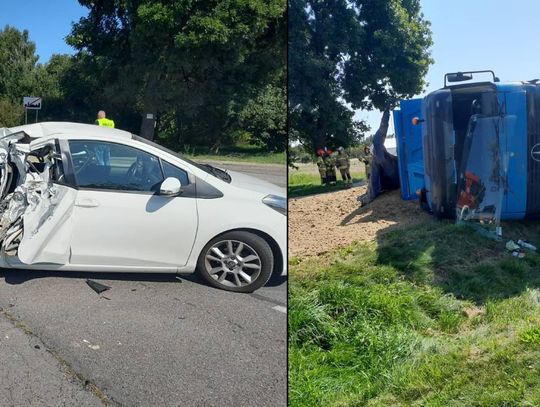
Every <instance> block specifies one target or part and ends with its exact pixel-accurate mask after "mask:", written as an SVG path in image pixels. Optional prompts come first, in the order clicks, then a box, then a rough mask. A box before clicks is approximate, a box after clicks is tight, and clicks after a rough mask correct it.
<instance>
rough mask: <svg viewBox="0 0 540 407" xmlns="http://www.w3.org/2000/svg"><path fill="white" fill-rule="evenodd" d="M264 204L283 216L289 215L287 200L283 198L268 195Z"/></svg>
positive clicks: (264, 199)
mask: <svg viewBox="0 0 540 407" xmlns="http://www.w3.org/2000/svg"><path fill="white" fill-rule="evenodd" d="M262 201H263V203H264V204H265V205H268V206H269V207H270V208H272V209H275V210H276V211H278V212H279V213H281V214H282V215H285V216H286V215H287V199H286V198H284V197H282V196H276V195H266V196H265V197H264V198H263V200H262Z"/></svg>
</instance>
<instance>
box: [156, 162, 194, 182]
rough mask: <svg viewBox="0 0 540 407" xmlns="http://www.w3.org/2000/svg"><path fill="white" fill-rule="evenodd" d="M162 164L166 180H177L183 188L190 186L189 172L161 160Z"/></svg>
mask: <svg viewBox="0 0 540 407" xmlns="http://www.w3.org/2000/svg"><path fill="white" fill-rule="evenodd" d="M161 163H162V165H163V175H164V176H165V178H168V177H174V178H177V179H178V180H179V181H180V184H182V186H184V185H188V184H189V178H188V174H187V172H185V171H184V170H182V169H180V168H178V167H176V166H174V165H172V164H169V163H168V162H167V161H163V160H161Z"/></svg>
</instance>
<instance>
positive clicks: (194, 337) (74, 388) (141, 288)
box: [0, 165, 287, 406]
mask: <svg viewBox="0 0 540 407" xmlns="http://www.w3.org/2000/svg"><path fill="white" fill-rule="evenodd" d="M222 166H223V167H225V165H222ZM229 168H230V169H235V170H242V169H244V170H245V171H246V172H250V173H252V174H254V175H255V176H259V177H260V176H261V175H263V177H264V178H266V179H267V180H269V181H273V182H276V180H277V178H278V177H280V176H281V178H282V182H281V183H282V185H284V184H285V183H286V175H285V169H284V168H283V169H281V171H282V174H281V175H280V173H279V171H276V170H275V169H272V170H268V169H264V168H261V167H259V166H256V168H253V166H251V165H249V166H246V167H245V168H243V167H240V168H238V167H237V166H236V165H235V168H231V166H229ZM272 177H275V178H272ZM276 183H277V182H276ZM87 278H90V279H93V280H96V281H98V282H100V283H103V284H106V285H108V286H110V287H111V288H110V289H109V290H107V291H105V292H104V293H102V294H101V295H98V294H96V293H95V292H94V291H93V290H92V289H90V287H88V285H87V284H86V282H85V280H86V279H87ZM285 307H286V280H285V278H283V277H276V278H273V279H272V280H271V281H270V282H269V284H268V285H267V286H266V287H263V288H261V289H260V290H258V291H257V292H255V293H253V294H235V293H228V292H225V291H221V290H217V289H213V288H210V287H208V286H206V285H205V284H204V283H203V282H202V281H201V280H200V279H199V278H198V277H196V276H194V275H183V276H179V277H178V276H173V275H162V274H124V273H122V274H120V273H110V274H109V273H107V274H104V273H71V272H35V271H20V270H0V405H1V406H95V405H97V406H99V405H103V404H105V405H107V404H110V405H121V406H158V405H159V406H218V405H219V406H285V405H286V388H287V387H286V383H287V373H286V369H287V358H286V344H287V341H286V313H285Z"/></svg>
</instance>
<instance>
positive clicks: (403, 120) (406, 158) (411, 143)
mask: <svg viewBox="0 0 540 407" xmlns="http://www.w3.org/2000/svg"><path fill="white" fill-rule="evenodd" d="M421 114H422V99H411V100H402V101H401V102H400V109H399V110H394V128H395V132H396V140H397V155H398V166H399V178H400V182H401V198H402V199H404V200H413V199H417V196H416V190H418V189H421V188H424V186H425V181H424V153H423V148H422V126H421V125H416V126H415V125H413V124H412V119H413V118H414V117H419V118H421V117H422V116H421Z"/></svg>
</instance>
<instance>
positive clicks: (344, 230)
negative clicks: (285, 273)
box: [289, 185, 431, 257]
mask: <svg viewBox="0 0 540 407" xmlns="http://www.w3.org/2000/svg"><path fill="white" fill-rule="evenodd" d="M366 188H367V187H366V186H365V185H364V186H360V187H355V188H351V189H348V190H343V191H338V192H333V193H326V194H318V195H312V196H307V197H301V198H295V199H290V200H289V256H290V257H293V256H309V255H317V254H321V253H324V252H326V251H329V250H332V249H335V248H338V247H342V246H346V245H347V244H350V243H352V242H354V241H371V240H375V239H376V238H377V237H378V236H379V235H380V234H381V233H386V232H388V231H390V230H393V229H396V228H404V227H407V226H411V225H414V224H417V223H420V222H425V221H429V220H431V216H429V215H428V214H427V213H425V212H424V211H423V210H421V209H420V208H419V206H418V203H417V202H416V201H403V200H401V198H400V196H399V191H393V192H388V193H385V194H383V195H381V196H379V197H378V198H377V199H376V200H375V201H373V202H372V203H370V204H369V205H367V206H365V207H363V208H361V207H360V206H359V205H358V202H357V201H356V198H357V197H358V196H359V195H362V194H363V193H364V192H365V191H366Z"/></svg>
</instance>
